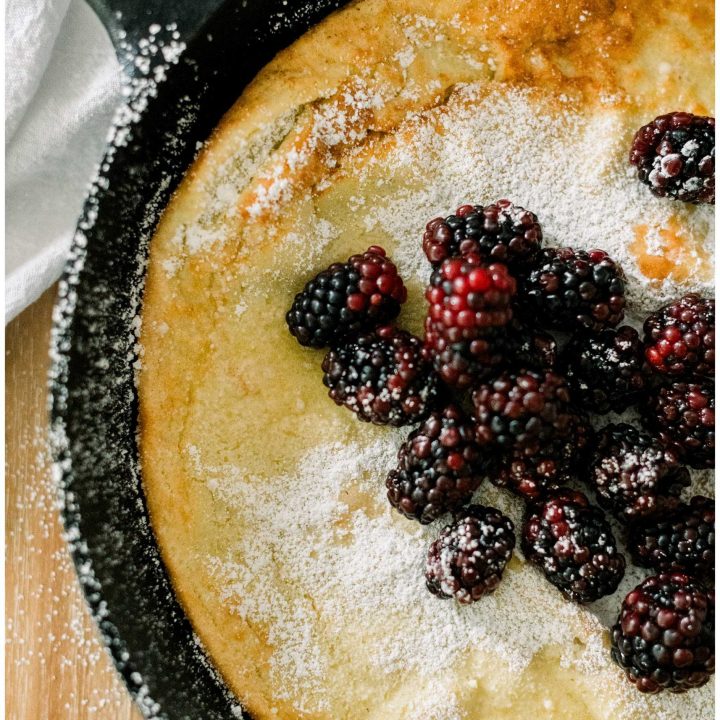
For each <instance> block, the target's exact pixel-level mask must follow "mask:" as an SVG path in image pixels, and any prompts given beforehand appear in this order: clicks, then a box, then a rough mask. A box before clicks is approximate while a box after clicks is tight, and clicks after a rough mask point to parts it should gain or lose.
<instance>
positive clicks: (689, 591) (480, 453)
mask: <svg viewBox="0 0 720 720" xmlns="http://www.w3.org/2000/svg"><path fill="white" fill-rule="evenodd" d="M684 122H685V121H684V120H683V121H682V122H681V120H679V119H678V118H674V119H671V120H668V121H663V122H662V123H660V124H658V122H657V121H656V123H655V126H654V127H655V129H656V130H657V129H658V128H659V129H660V130H661V135H660V136H658V137H660V138H661V139H660V140H659V142H660V145H658V146H657V147H656V148H655V150H657V152H658V153H660V155H661V156H662V157H663V158H667V157H669V156H670V155H672V154H673V153H672V152H670V151H671V150H673V148H674V145H672V143H677V142H679V139H680V138H681V134H679V130H678V128H679V127H680V125H683V123H684ZM678 123H680V125H678ZM683 127H684V128H685V129H684V130H683V132H689V133H691V134H692V133H695V132H696V131H697V132H699V130H697V128H698V127H699V125H698V126H696V124H693V123H691V124H690V126H687V124H685V125H683ZM688 127H690V129H688ZM692 128H695V129H692ZM653 132H655V130H653ZM651 134H652V133H651V132H650V131H649V130H648V131H647V132H645V131H643V133H639V136H640V135H642V138H644V139H643V140H642V142H645V143H646V144H645V145H642V143H641V142H640V141H639V140H637V138H636V146H637V147H636V149H635V150H634V152H635V155H633V158H634V160H633V162H637V163H638V164H639V165H642V163H644V162H646V159H647V158H645V159H643V158H644V157H645V156H647V155H648V153H649V152H650V150H649V148H650V145H648V144H647V143H648V142H650V143H651V142H654V141H653V140H652V139H648V138H650V136H651ZM639 136H638V137H639ZM646 141H647V142H646ZM687 142H690V140H688V141H687ZM703 147H704V146H703ZM683 148H684V150H682V149H681V151H680V152H681V154H683V153H685V154H684V155H683V157H685V158H686V160H685V161H683V163H684V164H683V166H682V168H680V170H679V171H678V172H677V173H675V175H673V177H675V178H678V183H680V184H677V183H675V185H674V184H673V182H675V181H673V182H670V181H669V180H667V181H663V183H664V184H662V183H660V181H659V180H657V178H656V177H655V175H657V173H655V175H653V174H652V173H653V172H655V171H654V170H651V171H648V174H647V177H648V178H650V176H651V175H652V178H653V179H652V183H655V184H656V185H657V184H658V183H660V184H661V185H662V188H663V191H664V192H665V194H669V195H673V196H674V197H681V195H682V193H684V192H687V191H688V188H690V187H694V184H693V183H695V181H694V180H693V178H692V177H690V176H689V175H688V173H693V172H699V173H701V174H702V173H704V172H705V171H706V169H707V167H708V166H707V162H706V161H705V160H704V159H703V160H702V161H701V162H699V163H695V159H697V158H696V157H695V155H696V149H695V145H692V147H689V146H688V147H685V146H683ZM666 151H667V152H666ZM673 152H674V150H673ZM703 152H704V150H703ZM643 153H645V156H644V155H643ZM712 157H713V158H714V149H713V155H712ZM653 162H654V161H653ZM673 163H674V161H673V160H667V159H665V160H661V161H660V166H659V167H660V169H661V170H662V172H664V173H666V174H667V173H671V172H675V170H676V167H675V165H674V164H673ZM701 165H702V168H701ZM653 167H654V166H653ZM684 175H687V177H684ZM681 176H682V177H681ZM641 177H642V175H641ZM683 177H684V179H683ZM693 177H694V176H693ZM703 177H705V176H703ZM680 180H682V182H680ZM713 182H714V179H713ZM695 184H697V183H695ZM657 186H658V187H659V186H660V185H657ZM676 186H677V187H676ZM680 186H682V192H681V190H680V189H678V188H680ZM703 187H704V188H706V187H707V183H706V184H705V185H703ZM713 187H714V186H713ZM702 192H704V190H703V191H701V194H702ZM698 197H699V196H698ZM542 239H543V233H542V228H541V226H540V222H539V220H538V218H537V216H536V215H535V214H534V213H532V212H531V211H529V210H526V209H524V208H521V207H519V206H516V205H514V204H513V203H511V202H510V201H507V200H501V201H498V202H496V203H491V204H489V205H470V204H467V205H462V206H460V207H459V208H458V209H457V210H456V211H455V213H454V214H452V215H449V216H447V217H445V218H435V219H433V220H431V221H430V222H428V224H427V226H426V229H425V234H424V236H423V239H422V246H423V250H424V252H425V254H426V256H427V258H428V260H429V262H430V268H429V270H430V280H429V284H428V286H427V288H426V291H425V297H426V299H427V302H428V310H427V315H426V319H425V334H424V338H419V337H415V336H413V335H411V334H410V333H408V332H406V331H404V330H402V329H400V328H398V327H396V326H393V325H391V324H389V323H390V322H391V321H392V320H394V319H395V318H396V316H397V315H398V313H399V311H400V306H401V304H402V303H403V302H404V301H405V299H406V296H407V291H406V289H405V285H404V283H403V280H402V278H401V277H400V275H399V273H398V272H397V268H396V267H395V265H394V264H393V263H392V261H391V260H390V259H389V258H388V256H387V254H386V253H385V251H384V250H383V249H382V248H379V247H371V248H369V249H368V250H367V251H366V252H365V253H364V254H360V255H354V256H352V257H351V258H350V259H349V260H348V261H347V262H346V263H338V264H334V265H331V266H330V267H329V268H328V269H327V270H324V271H323V272H321V273H320V274H319V275H318V276H316V277H315V278H314V279H312V280H311V281H309V282H308V283H307V285H306V286H305V288H304V289H303V290H302V292H300V293H299V294H298V295H297V296H296V297H295V301H294V302H293V304H292V308H291V309H290V311H289V312H288V314H287V322H288V326H289V328H290V332H291V333H292V335H293V336H294V337H295V338H296V339H297V340H298V342H299V343H300V344H301V345H309V346H311V347H328V348H329V350H328V351H327V354H326V355H325V358H324V360H323V362H322V369H323V372H324V377H323V381H324V383H325V385H326V386H327V387H328V389H329V394H330V397H331V398H332V400H333V401H334V402H335V403H336V404H338V405H340V406H344V407H345V408H347V409H349V410H351V411H352V412H354V413H355V414H356V415H357V417H358V418H359V419H360V420H363V421H366V422H372V423H375V424H379V425H393V426H406V425H407V426H410V431H409V434H408V435H407V439H406V440H405V442H403V443H402V445H401V446H400V448H399V452H398V456H397V464H396V466H395V467H393V468H388V474H387V476H386V478H385V486H386V490H387V498H388V501H389V503H390V505H391V506H392V507H393V508H394V509H395V510H397V511H398V512H399V513H400V514H401V515H402V516H403V517H404V518H406V519H407V520H409V521H414V522H418V523H421V524H429V523H432V522H434V521H437V520H439V519H441V518H442V517H444V516H446V515H448V514H451V515H452V516H453V520H452V522H451V523H450V524H448V525H446V526H445V527H444V529H443V530H442V531H441V532H440V534H439V535H438V537H437V539H436V540H435V541H434V542H433V543H432V544H431V545H430V548H429V551H428V556H427V565H426V574H425V577H426V584H427V587H428V590H429V591H430V592H431V593H433V594H434V595H436V596H438V597H440V598H455V600H457V601H458V602H460V603H463V604H466V603H471V602H475V601H478V600H480V599H481V598H482V597H484V596H485V595H487V594H488V593H490V592H492V591H493V590H495V588H496V587H497V586H498V584H499V583H500V581H501V578H502V574H503V570H504V568H505V567H506V565H507V563H508V562H509V560H510V557H511V556H512V553H513V550H514V548H515V544H516V540H515V534H514V528H513V524H512V522H511V521H510V520H509V519H508V518H507V517H505V516H504V515H503V514H502V513H501V512H500V511H499V510H496V509H495V508H492V507H488V506H486V505H485V504H477V501H476V498H477V493H478V492H482V481H483V479H484V478H485V477H488V478H489V480H490V481H491V482H492V483H493V484H494V485H495V486H497V487H499V488H502V489H505V490H508V491H510V492H512V493H514V494H515V495H516V496H519V497H520V498H521V499H522V500H523V501H525V502H526V513H525V520H524V523H523V528H522V536H521V537H522V543H521V544H522V550H523V553H524V555H525V558H526V559H527V561H528V562H529V563H531V564H533V565H535V566H537V567H538V568H539V569H540V570H541V571H542V572H543V574H544V575H545V577H546V578H547V579H548V580H549V581H550V582H551V583H552V584H553V585H554V586H555V587H557V588H558V590H559V591H560V592H562V593H563V595H564V596H565V597H566V598H568V599H570V600H572V601H574V602H578V603H590V602H594V601H596V600H598V599H599V598H601V597H604V596H607V595H610V594H612V593H614V592H615V591H616V589H617V587H618V585H619V583H620V581H621V580H622V577H623V574H624V572H625V566H626V563H625V558H624V557H623V555H622V553H621V552H620V551H619V549H618V543H617V542H616V539H615V537H614V536H613V531H612V528H611V524H610V522H609V520H608V518H607V517H606V515H605V511H606V512H609V513H610V514H612V515H613V516H614V518H615V519H616V520H617V521H619V523H620V527H621V529H622V533H623V537H622V539H623V540H624V541H626V543H627V547H628V549H629V550H630V553H631V555H632V557H633V558H634V559H635V561H636V563H637V564H638V565H640V566H643V567H650V568H653V569H654V570H655V571H657V572H660V573H663V574H661V575H658V576H656V577H652V578H649V579H648V580H646V581H645V582H644V583H643V584H641V585H640V586H638V588H636V589H635V590H634V591H633V592H631V593H630V594H629V595H628V596H627V598H626V599H625V602H624V604H623V607H622V610H621V614H620V618H619V620H618V624H617V625H616V626H615V628H614V630H613V657H614V659H615V660H616V662H618V664H620V665H621V666H622V667H623V668H625V670H626V672H627V674H628V677H629V678H630V680H631V681H632V682H633V683H635V685H636V686H637V687H638V688H639V689H640V690H643V691H645V692H657V691H659V690H661V689H664V688H667V689H669V690H671V691H672V692H682V691H684V690H686V689H688V688H691V687H695V686H698V685H701V684H703V683H705V682H707V679H708V677H709V675H710V674H711V672H712V663H713V662H714V656H713V655H712V642H711V640H712V636H713V634H714V610H713V606H712V603H713V599H714V593H713V591H712V589H711V583H712V575H713V569H714V562H713V550H714V521H715V516H714V509H713V506H712V501H710V500H709V499H707V498H694V499H693V500H692V501H691V502H690V503H689V504H686V503H684V502H683V501H682V500H681V498H680V495H681V492H682V491H683V490H684V489H685V488H686V487H687V486H688V485H689V484H690V474H689V472H688V470H687V468H686V465H690V466H691V467H694V468H707V467H712V466H713V464H714V458H713V456H714V437H715V436H714V409H715V406H714V375H713V369H712V368H713V363H714V352H715V348H714V338H715V314H714V301H712V300H711V299H707V298H702V297H700V296H699V295H696V294H690V295H686V296H685V297H683V298H680V299H679V300H677V301H676V302H674V303H670V304H668V305H666V306H664V307H662V308H660V309H659V310H658V311H657V312H655V313H653V314H652V315H651V316H650V317H648V318H647V320H646V322H645V326H644V336H643V337H641V336H640V335H639V334H638V332H637V330H636V329H634V328H633V327H630V326H622V327H618V326H619V325H620V323H621V322H622V320H623V318H624V313H625V304H626V301H625V276H624V274H623V271H622V269H621V268H620V266H619V265H618V263H616V262H615V261H614V260H613V259H612V258H611V257H609V256H608V254H607V253H605V252H604V251H602V250H597V249H594V250H589V251H586V250H580V249H573V248H547V247H546V248H543V247H542ZM631 408H635V409H637V410H639V411H640V414H641V417H642V423H643V425H644V429H642V430H641V429H639V428H638V427H636V426H635V425H632V424H627V423H611V424H608V425H606V426H605V427H603V428H602V429H600V430H599V431H597V432H596V430H595V429H594V426H595V425H596V424H598V417H597V416H600V415H604V414H606V413H610V412H614V413H620V412H624V411H626V410H628V409H631ZM593 415H594V416H595V417H593ZM580 481H584V482H585V483H586V484H587V486H588V487H589V488H590V490H592V491H593V492H594V495H595V497H596V499H597V502H598V505H599V507H598V506H595V505H593V504H591V502H590V500H589V499H588V497H587V496H586V495H584V494H583V493H581V492H579V491H578V490H576V489H573V486H574V485H576V484H577V483H578V482H580ZM601 508H602V509H601ZM401 522H404V521H402V520H401Z"/></svg>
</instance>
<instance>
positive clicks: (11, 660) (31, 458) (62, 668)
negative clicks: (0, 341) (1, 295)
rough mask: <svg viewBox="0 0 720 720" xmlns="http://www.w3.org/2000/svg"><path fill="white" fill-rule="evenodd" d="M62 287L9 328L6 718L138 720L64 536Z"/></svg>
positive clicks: (6, 492)
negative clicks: (51, 392) (57, 352)
mask: <svg viewBox="0 0 720 720" xmlns="http://www.w3.org/2000/svg"><path fill="white" fill-rule="evenodd" d="M54 298H55V289H54V288H53V289H51V290H49V291H48V292H46V293H45V294H44V295H43V296H42V297H41V298H40V300H38V301H37V302H36V303H35V304H34V305H32V306H31V307H30V308H28V309H27V310H26V311H25V312H23V313H22V314H21V315H20V316H19V317H18V318H16V319H15V320H14V321H13V322H12V323H10V324H9V325H8V326H7V328H6V331H5V353H6V356H5V363H6V364H5V448H6V454H5V464H6V473H5V542H6V550H5V553H6V558H5V620H6V648H5V651H6V653H5V663H6V664H5V716H6V717H7V718H8V720H85V719H86V718H88V719H92V720H138V719H139V718H140V713H139V712H138V711H137V709H136V708H135V707H134V705H133V704H132V701H131V700H130V696H129V695H128V694H127V693H126V692H125V689H124V686H123V685H122V682H121V680H120V677H119V676H118V675H117V673H116V672H115V669H114V668H113V665H112V662H111V660H110V656H109V654H108V653H107V652H106V651H105V649H104V647H103V646H102V644H101V642H100V640H99V637H98V633H97V630H96V628H95V626H94V624H93V621H92V619H91V618H90V616H89V614H88V612H87V609H86V607H85V604H84V601H83V599H82V596H81V592H80V586H79V584H78V582H77V578H76V577H75V570H74V568H73V565H72V562H71V560H70V555H69V553H68V551H67V549H66V547H65V544H64V541H63V539H62V536H61V526H60V520H59V517H58V514H57V508H56V505H55V492H54V489H53V486H52V481H51V478H50V468H49V463H48V455H47V448H46V444H45V433H46V428H47V419H46V412H47V411H46V381H45V378H46V374H47V368H48V343H49V337H50V317H51V311H52V305H53V301H54Z"/></svg>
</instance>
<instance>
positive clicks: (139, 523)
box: [49, 0, 344, 720]
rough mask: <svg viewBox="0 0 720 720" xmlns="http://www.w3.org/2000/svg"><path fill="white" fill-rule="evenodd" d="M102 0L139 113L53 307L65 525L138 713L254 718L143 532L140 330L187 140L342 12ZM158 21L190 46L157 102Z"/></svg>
mask: <svg viewBox="0 0 720 720" xmlns="http://www.w3.org/2000/svg"><path fill="white" fill-rule="evenodd" d="M108 1H109V4H108V2H106V0H94V1H93V2H92V5H93V7H94V8H95V10H96V11H97V12H98V15H99V16H100V18H101V20H102V21H103V22H104V23H105V24H106V26H107V28H108V31H109V34H110V36H111V39H112V40H113V42H114V43H115V45H116V49H117V50H118V56H119V58H120V60H121V62H122V63H123V64H124V65H125V66H126V69H128V70H129V74H130V75H133V76H134V78H133V82H132V84H131V87H132V88H133V89H134V95H133V96H132V97H131V100H130V102H129V106H130V107H131V108H132V109H134V110H135V111H137V113H138V116H137V117H136V118H133V121H132V123H131V124H130V125H129V126H128V128H126V130H127V129H129V130H130V134H129V135H128V134H127V132H126V130H124V131H123V132H122V137H120V133H117V132H116V134H115V142H114V143H112V142H111V144H110V145H109V146H108V151H107V154H106V156H105V159H104V160H103V162H102V163H101V167H100V170H99V173H98V177H97V179H96V180H95V182H94V183H93V185H92V186H91V188H90V190H89V193H88V196H87V199H86V202H85V205H84V208H83V214H82V216H81V218H80V220H79V222H78V226H77V230H76V233H75V236H74V238H73V241H72V247H71V250H70V253H69V259H68V262H67V265H66V268H65V270H64V273H63V276H62V278H61V280H60V283H59V288H60V289H59V295H58V301H57V303H56V306H55V308H54V311H53V329H52V347H51V358H52V367H51V371H50V376H49V413H50V428H51V429H50V437H51V442H50V444H51V449H52V453H53V460H54V474H55V478H56V481H57V485H58V490H59V496H60V506H61V507H60V513H61V516H62V521H63V525H64V528H65V532H66V537H67V540H68V544H69V548H70V552H71V555H72V558H73V562H74V564H75V567H76V569H77V573H78V577H79V580H80V583H81V586H82V589H83V592H84V594H85V598H86V600H87V603H88V606H89V608H90V612H91V614H92V616H93V618H94V619H95V621H96V623H97V625H98V627H99V630H100V635H101V638H102V641H103V642H104V644H105V645H106V647H107V648H108V650H109V652H110V654H111V656H112V659H113V662H114V664H115V667H116V668H117V670H118V672H119V673H120V675H121V677H122V679H123V681H124V682H125V684H126V686H127V687H128V690H129V692H130V694H131V695H132V697H133V699H134V700H135V701H136V703H137V705H138V707H139V708H140V710H141V712H142V714H143V716H144V717H146V718H152V719H155V718H157V719H158V720H160V719H161V718H162V719H163V720H175V719H176V718H177V719H180V718H187V719H188V720H200V719H202V720H215V719H216V718H217V719H220V718H238V717H248V716H247V715H246V714H245V712H244V711H243V710H242V708H241V707H240V705H239V704H238V702H237V700H236V699H235V698H234V697H233V696H232V694H231V693H230V691H229V690H228V688H227V687H226V686H225V684H224V682H223V681H222V679H221V678H220V677H219V675H218V674H217V673H216V672H215V670H214V669H213V667H212V664H211V663H210V661H209V660H208V658H207V656H206V655H205V653H204V652H203V650H202V648H201V646H200V644H199V642H198V639H197V637H196V636H195V635H194V633H193V630H192V627H191V626H190V623H189V621H188V619H187V618H186V616H185V614H184V612H183V610H182V608H181V607H180V605H179V604H178V602H177V600H176V599H175V597H174V594H173V592H172V587H171V585H170V581H169V579H168V576H167V572H166V570H165V567H164V565H163V563H162V560H161V558H160V555H159V551H158V548H157V545H156V543H155V539H154V536H153V534H152V530H151V528H150V525H149V521H148V517H147V508H146V506H145V502H144V498H143V494H142V489H141V486H140V482H139V463H138V455H137V445H136V434H135V433H136V421H137V398H136V393H135V385H134V375H135V372H134V368H133V364H134V362H135V361H136V360H137V347H136V338H135V334H134V331H135V329H136V324H135V323H136V318H137V316H138V313H139V311H140V307H141V300H142V279H143V277H144V270H145V263H146V257H147V245H148V241H149V237H151V235H152V232H153V230H154V227H155V225H156V223H157V220H158V218H159V216H160V214H161V211H162V209H163V208H164V206H165V205H166V203H167V200H168V199H169V197H170V194H171V193H172V191H173V190H174V189H175V188H176V187H177V184H178V183H179V181H180V179H181V178H182V176H183V175H184V173H185V170H186V169H187V168H188V167H189V165H190V164H191V162H192V160H193V158H194V156H195V152H196V147H195V144H196V142H197V141H204V140H205V139H206V138H207V137H208V136H209V135H210V133H211V131H212V129H213V128H214V127H215V126H216V125H217V122H218V121H219V119H220V117H221V116H222V114H223V113H224V112H225V111H226V110H227V109H228V108H229V107H230V106H231V105H232V103H233V102H234V101H235V100H236V99H237V97H239V95H240V93H241V92H242V89H243V88H244V87H245V85H247V83H248V82H249V81H250V80H251V79H252V78H253V77H254V76H255V74H256V73H257V72H258V71H259V70H260V69H261V68H262V67H263V66H264V65H265V64H266V63H267V62H268V61H269V60H270V59H271V58H272V57H273V55H274V54H275V53H276V52H277V51H279V50H280V49H282V48H284V47H286V46H288V45H289V44H291V43H292V42H293V41H294V40H295V39H296V38H297V37H299V36H300V35H301V34H302V33H303V32H304V31H305V30H306V29H308V28H309V27H310V26H311V25H312V24H314V23H315V22H317V21H319V20H320V19H322V18H323V17H324V16H325V15H327V14H328V13H329V12H330V11H331V10H334V9H335V8H337V7H339V6H341V5H342V4H344V2H343V0H245V1H244V2H242V3H241V2H238V1H237V0H233V1H232V2H229V1H227V0H226V1H225V2H223V3H222V4H221V5H220V6H219V7H218V8H209V7H207V5H208V4H211V3H210V2H209V0H208V3H205V4H204V3H201V5H203V9H202V12H201V11H199V10H198V3H193V2H188V5H187V8H185V10H183V7H184V4H183V3H182V2H181V3H179V4H177V5H176V6H175V7H173V8H167V7H163V5H167V4H168V3H167V2H166V1H165V2H164V1H163V0H154V1H153V2H147V1H144V0H108ZM111 6H112V7H111ZM156 23H157V25H158V26H159V27H160V30H157V29H156V30H155V33H156V35H157V40H158V41H159V42H163V41H166V42H167V43H168V44H170V43H172V41H173V38H174V37H176V35H175V33H177V32H178V31H179V35H180V39H181V40H183V41H186V42H187V49H186V50H185V52H184V53H183V54H182V55H181V57H180V60H179V62H178V63H177V64H175V65H172V66H170V67H169V68H167V79H166V80H165V81H164V82H162V83H160V84H159V86H157V89H156V91H155V90H154V89H153V86H152V85H149V86H148V84H147V83H146V82H145V81H144V78H143V77H140V76H139V74H138V70H137V66H136V65H134V63H133V61H134V54H136V53H137V51H138V48H139V47H140V45H139V41H140V40H141V39H142V38H145V37H147V35H148V29H149V27H150V25H155V24H156ZM148 59H149V61H150V66H149V68H150V70H149V72H151V71H152V68H153V67H154V65H160V64H164V63H163V57H162V55H161V54H158V55H155V56H153V55H151V56H149V58H148ZM148 88H150V92H148ZM126 115H127V108H126ZM187 118H191V122H187ZM181 119H183V120H184V122H183V123H180V122H179V121H180V120H181ZM148 148H153V149H154V150H155V151H154V152H150V153H148V151H147V149H148ZM138 188H140V192H138Z"/></svg>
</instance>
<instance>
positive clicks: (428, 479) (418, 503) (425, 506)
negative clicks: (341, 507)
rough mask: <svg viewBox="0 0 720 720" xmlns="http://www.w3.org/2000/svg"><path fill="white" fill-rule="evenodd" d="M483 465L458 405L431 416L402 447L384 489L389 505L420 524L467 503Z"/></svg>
mask: <svg viewBox="0 0 720 720" xmlns="http://www.w3.org/2000/svg"><path fill="white" fill-rule="evenodd" d="M486 467H487V462H486V460H485V458H483V456H482V452H481V450H480V448H479V446H478V444H477V443H476V442H475V437H474V427H473V424H472V422H471V421H470V419H469V418H468V417H467V416H466V415H465V413H463V412H462V410H460V408H458V407H457V406H456V405H448V406H447V407H446V408H445V409H444V410H442V411H436V412H433V413H432V414H431V415H430V417H428V418H427V420H425V422H424V423H423V424H422V425H421V426H420V427H419V428H418V429H417V430H413V432H411V433H410V436H409V437H408V439H407V440H406V441H405V442H404V443H403V444H402V445H401V446H400V451H399V452H398V466H397V468H396V469H395V470H393V471H392V472H391V473H390V474H389V475H388V477H387V480H386V481H385V485H386V487H387V490H388V493H387V495H388V500H389V501H390V504H391V505H392V506H393V507H394V508H396V509H397V510H398V511H399V512H401V513H402V514H403V515H405V516H406V517H408V518H410V519H413V520H418V521H420V522H421V523H423V524H426V523H430V522H432V521H433V520H436V519H437V518H438V517H440V515H443V514H444V513H446V512H454V511H456V510H458V509H459V508H460V507H462V506H463V505H465V504H467V503H469V502H470V499H471V497H472V494H473V493H474V492H475V490H477V489H478V487H479V485H480V482H481V481H482V479H483V476H484V474H485V470H486Z"/></svg>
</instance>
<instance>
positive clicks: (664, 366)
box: [644, 293, 715, 378]
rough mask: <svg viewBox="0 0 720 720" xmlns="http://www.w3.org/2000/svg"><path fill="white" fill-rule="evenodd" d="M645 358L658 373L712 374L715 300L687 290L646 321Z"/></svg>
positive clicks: (713, 366)
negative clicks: (686, 292)
mask: <svg viewBox="0 0 720 720" xmlns="http://www.w3.org/2000/svg"><path fill="white" fill-rule="evenodd" d="M644 329H645V357H646V358H647V359H648V362H649V363H650V365H651V366H652V367H653V368H654V369H655V370H657V371H658V372H659V373H662V374H664V375H674V376H678V377H686V378H691V377H692V376H693V375H700V376H704V377H712V376H713V375H714V374H715V300H714V299H712V298H708V299H706V298H703V297H700V295H696V294H695V293H690V294H688V295H685V296H684V297H681V298H680V299H679V300H675V302H672V303H670V304H669V305H665V307H663V308H660V310H658V311H657V312H656V313H653V314H652V315H650V317H649V318H648V319H647V320H646V321H645V326H644Z"/></svg>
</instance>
